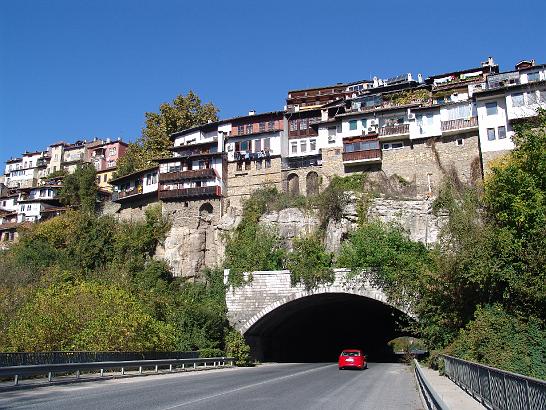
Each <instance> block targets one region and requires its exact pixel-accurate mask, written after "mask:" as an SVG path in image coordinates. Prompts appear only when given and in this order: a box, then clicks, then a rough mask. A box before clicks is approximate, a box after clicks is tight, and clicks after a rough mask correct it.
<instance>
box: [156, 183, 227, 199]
mask: <svg viewBox="0 0 546 410" xmlns="http://www.w3.org/2000/svg"><path fill="white" fill-rule="evenodd" d="M220 195H222V188H221V187H220V186H218V185H216V186H205V187H195V188H181V189H163V190H160V191H159V199H193V198H201V197H210V196H220Z"/></svg>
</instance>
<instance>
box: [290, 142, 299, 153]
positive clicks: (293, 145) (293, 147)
mask: <svg viewBox="0 0 546 410" xmlns="http://www.w3.org/2000/svg"><path fill="white" fill-rule="evenodd" d="M290 146H291V150H290V152H291V153H292V154H296V153H297V152H298V143H297V142H295V141H294V142H292V143H290Z"/></svg>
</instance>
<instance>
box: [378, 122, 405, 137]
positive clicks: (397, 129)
mask: <svg viewBox="0 0 546 410" xmlns="http://www.w3.org/2000/svg"><path fill="white" fill-rule="evenodd" d="M402 134H409V124H400V125H391V126H388V127H381V128H379V136H381V137H385V136H388V135H402Z"/></svg>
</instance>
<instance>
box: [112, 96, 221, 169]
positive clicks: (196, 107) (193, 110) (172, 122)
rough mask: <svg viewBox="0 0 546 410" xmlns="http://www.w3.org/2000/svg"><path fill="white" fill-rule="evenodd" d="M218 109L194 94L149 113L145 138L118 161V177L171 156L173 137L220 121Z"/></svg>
mask: <svg viewBox="0 0 546 410" xmlns="http://www.w3.org/2000/svg"><path fill="white" fill-rule="evenodd" d="M217 113H218V109H217V108H216V107H215V106H214V104H212V103H206V104H202V103H201V99H200V98H199V97H198V96H197V94H195V93H194V92H193V91H189V92H188V94H186V95H182V94H181V95H178V96H177V97H176V98H175V99H174V100H173V101H172V103H163V104H161V105H160V106H159V112H158V113H155V112H147V113H146V114H145V116H146V122H145V126H144V128H143V129H142V135H141V136H140V138H139V139H138V140H137V142H135V143H133V144H130V145H129V147H128V148H127V152H126V154H125V155H124V156H123V157H122V158H120V159H119V161H118V170H117V172H116V177H121V176H124V175H127V174H130V173H131V172H134V171H137V170H140V169H144V168H146V167H149V166H151V165H152V164H154V160H155V159H157V158H162V157H167V156H170V154H171V153H170V151H169V148H171V147H172V141H171V140H170V135H171V134H173V133H175V132H177V131H182V130H185V129H187V128H191V127H195V126H197V125H201V124H206V123H207V122H209V121H218V116H217Z"/></svg>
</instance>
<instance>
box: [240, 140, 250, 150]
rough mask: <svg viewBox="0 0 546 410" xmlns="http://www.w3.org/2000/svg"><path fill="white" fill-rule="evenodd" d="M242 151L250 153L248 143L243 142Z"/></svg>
mask: <svg viewBox="0 0 546 410" xmlns="http://www.w3.org/2000/svg"><path fill="white" fill-rule="evenodd" d="M241 151H248V141H242V142H241Z"/></svg>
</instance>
